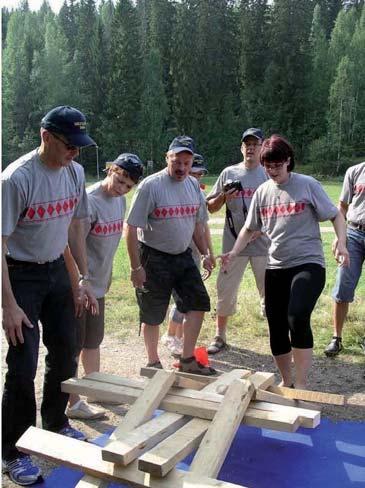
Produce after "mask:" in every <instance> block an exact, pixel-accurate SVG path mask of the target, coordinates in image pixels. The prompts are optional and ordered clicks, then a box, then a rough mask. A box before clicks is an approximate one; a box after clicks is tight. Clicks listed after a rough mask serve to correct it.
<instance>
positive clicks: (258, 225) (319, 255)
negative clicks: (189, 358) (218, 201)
mask: <svg viewBox="0 0 365 488" xmlns="http://www.w3.org/2000/svg"><path fill="white" fill-rule="evenodd" d="M260 160H261V164H262V165H263V166H264V167H265V170H266V172H267V174H268V176H269V180H268V181H267V182H265V183H263V184H262V185H261V186H259V188H258V189H257V190H256V192H255V195H254V197H253V200H252V203H251V206H250V210H249V213H248V216H247V219H246V223H245V226H244V227H243V228H242V230H241V232H240V234H239V235H238V238H237V240H236V243H235V245H234V247H233V249H232V251H231V252H229V253H226V254H223V255H222V256H221V261H222V266H223V268H225V269H227V268H228V267H230V266H232V265H234V259H235V257H236V256H237V255H238V254H239V253H240V252H241V251H242V250H243V249H244V248H245V246H246V245H247V243H248V242H249V241H250V239H251V237H252V235H253V233H254V232H255V231H258V230H261V232H263V233H265V234H267V236H268V237H269V238H270V241H271V243H270V248H269V260H268V265H267V269H266V274H265V297H266V299H265V301H266V315H267V320H268V324H269V331H270V346H271V351H272V354H273V356H274V359H275V362H276V365H277V367H278V369H279V371H280V374H281V377H282V382H281V385H282V386H289V387H291V386H294V385H295V387H296V388H302V389H305V388H306V387H307V376H308V372H309V369H310V367H311V364H312V351H313V334H312V330H311V326H310V317H311V313H312V311H313V309H314V306H315V304H316V302H317V300H318V298H319V296H320V294H321V292H322V290H323V287H324V284H325V261H324V254H323V247H322V241H321V233H320V228H319V222H322V221H324V220H330V221H331V222H332V224H333V227H334V230H335V233H336V236H337V241H336V245H335V246H334V247H333V252H334V255H335V258H336V260H337V261H338V263H339V264H340V265H341V266H348V264H349V255H348V252H347V249H346V225H345V220H344V218H343V216H342V214H341V212H339V211H338V209H337V208H336V207H335V205H333V203H332V202H331V200H330V199H329V197H328V196H327V194H326V193H325V191H324V190H323V188H322V186H321V185H320V183H319V182H318V181H317V180H315V179H314V178H312V177H311V176H306V175H301V174H298V173H294V172H293V169H294V164H295V163H294V152H293V149H292V147H291V145H290V144H289V143H288V141H286V140H285V139H284V138H283V137H281V136H278V135H273V136H271V137H270V138H269V139H266V140H265V141H264V142H263V144H262V148H261V152H260ZM293 362H294V371H295V377H294V376H293V371H292V363H293Z"/></svg>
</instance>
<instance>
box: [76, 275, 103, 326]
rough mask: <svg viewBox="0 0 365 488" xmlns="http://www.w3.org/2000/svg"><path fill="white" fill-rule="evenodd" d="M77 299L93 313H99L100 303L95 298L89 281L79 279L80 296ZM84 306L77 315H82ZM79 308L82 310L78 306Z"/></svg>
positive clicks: (78, 308)
mask: <svg viewBox="0 0 365 488" xmlns="http://www.w3.org/2000/svg"><path fill="white" fill-rule="evenodd" d="M77 300H78V302H79V304H80V305H81V307H82V308H86V310H90V312H91V315H99V303H98V301H97V299H96V298H95V295H94V292H93V291H92V289H91V286H90V283H89V282H88V281H86V280H80V281H79V296H78V299H77ZM75 308H76V307H75ZM82 308H81V313H80V312H79V315H76V317H80V316H81V315H82ZM77 310H80V307H77Z"/></svg>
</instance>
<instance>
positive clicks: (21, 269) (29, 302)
mask: <svg viewBox="0 0 365 488" xmlns="http://www.w3.org/2000/svg"><path fill="white" fill-rule="evenodd" d="M9 275H10V281H11V285H12V289H13V292H14V296H15V299H16V301H17V303H18V305H19V306H20V307H21V308H22V309H23V310H24V312H25V313H26V315H27V316H28V318H29V320H30V321H31V323H32V324H33V326H34V328H33V329H31V328H29V327H26V326H24V325H23V336H24V344H18V345H17V346H13V345H9V349H8V354H7V357H6V362H7V364H8V371H7V374H6V379H5V385H4V393H3V401H2V416H3V417H2V420H3V422H2V427H3V432H2V449H3V459H6V460H11V459H14V458H16V457H18V456H19V453H18V451H17V449H16V448H15V443H16V441H17V440H18V438H19V437H20V436H21V435H22V434H23V433H24V432H25V431H26V430H27V428H28V427H30V426H31V425H36V400H35V392H34V378H35V375H36V371H37V363H38V352H39V340H40V330H39V325H38V321H40V322H41V323H42V332H43V343H44V345H45V346H46V348H47V355H46V358H45V376H44V385H43V401H42V405H41V415H42V424H43V427H44V428H45V429H47V430H51V431H55V432H56V431H58V430H60V429H61V428H62V427H63V426H64V425H65V424H66V423H67V417H66V415H65V408H66V405H67V401H68V394H66V393H62V392H61V382H62V381H64V380H66V379H68V378H71V377H72V376H74V375H75V372H76V359H75V357H76V355H75V352H76V320H75V312H74V305H73V299H72V292H71V285H70V279H69V275H68V273H67V270H66V266H65V263H64V260H63V257H62V258H59V259H58V260H56V261H54V262H52V263H46V264H41V265H40V264H30V263H24V264H21V262H20V261H18V262H17V263H15V264H14V263H9Z"/></svg>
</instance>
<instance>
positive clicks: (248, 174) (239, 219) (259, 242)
mask: <svg viewBox="0 0 365 488" xmlns="http://www.w3.org/2000/svg"><path fill="white" fill-rule="evenodd" d="M227 180H232V181H235V180H239V181H240V182H241V185H242V191H240V192H239V194H238V196H237V197H236V198H234V199H232V200H229V201H228V202H226V206H227V207H228V208H229V210H230V211H231V213H232V219H233V224H234V229H235V231H236V234H237V235H238V234H239V232H240V230H241V229H242V227H243V225H244V223H245V214H244V211H243V201H242V199H243V200H244V202H245V205H246V208H247V211H248V209H249V208H250V205H251V201H252V197H253V195H254V194H255V191H256V189H257V188H258V187H259V186H260V185H261V184H262V183H264V182H265V181H267V175H266V173H265V170H264V168H263V167H262V166H261V165H259V166H257V167H256V168H252V169H248V168H246V167H245V166H244V163H239V164H235V165H233V166H228V167H227V168H224V170H223V171H222V173H221V174H220V175H219V177H218V180H217V181H216V183H215V185H214V187H213V188H212V190H211V191H210V193H209V195H208V196H207V200H209V199H211V198H214V197H216V196H217V195H219V193H221V192H222V191H223V187H224V185H225V183H226V182H227ZM235 241H236V240H235V238H234V236H233V234H232V232H231V230H230V228H229V225H228V221H227V218H226V219H225V222H224V230H223V242H222V252H223V253H226V252H229V251H230V250H231V249H232V248H233V246H234V243H235ZM268 246H269V241H268V238H267V237H266V236H262V237H259V238H258V239H255V240H254V241H253V242H251V243H250V244H248V246H247V247H246V248H245V249H244V250H243V251H242V252H241V253H240V256H266V255H267V249H268Z"/></svg>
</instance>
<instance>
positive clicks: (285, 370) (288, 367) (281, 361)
mask: <svg viewBox="0 0 365 488" xmlns="http://www.w3.org/2000/svg"><path fill="white" fill-rule="evenodd" d="M274 359H275V362H276V366H277V367H278V369H279V371H280V374H281V378H282V381H281V383H280V386H288V387H290V386H292V384H293V377H292V359H293V354H292V353H291V352H288V353H286V354H279V355H278V356H274Z"/></svg>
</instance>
